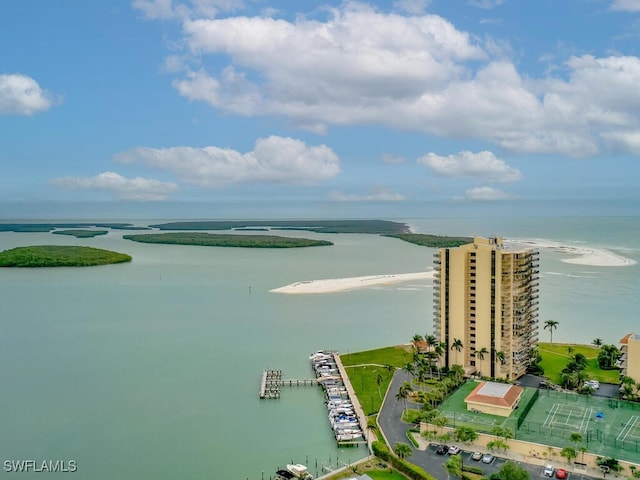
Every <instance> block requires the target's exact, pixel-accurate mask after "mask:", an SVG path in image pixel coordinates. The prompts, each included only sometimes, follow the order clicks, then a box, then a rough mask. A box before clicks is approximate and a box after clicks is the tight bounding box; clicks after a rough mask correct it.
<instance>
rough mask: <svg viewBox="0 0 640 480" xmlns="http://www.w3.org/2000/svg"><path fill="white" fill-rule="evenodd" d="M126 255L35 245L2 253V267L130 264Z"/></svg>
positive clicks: (97, 250)
mask: <svg viewBox="0 0 640 480" xmlns="http://www.w3.org/2000/svg"><path fill="white" fill-rule="evenodd" d="M130 261H131V257H130V256H129V255H126V254H124V253H118V252H112V251H110V250H102V249H99V248H91V247H74V246H64V245H35V246H31V247H17V248H12V249H11V250H5V251H4V252H0V267H28V268H31V267H90V266H95V265H108V264H112V263H123V262H130Z"/></svg>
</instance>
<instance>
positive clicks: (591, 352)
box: [538, 343, 620, 383]
mask: <svg viewBox="0 0 640 480" xmlns="http://www.w3.org/2000/svg"><path fill="white" fill-rule="evenodd" d="M569 347H571V348H573V353H572V354H571V355H575V354H576V353H582V354H583V355H584V356H585V357H586V358H587V360H588V364H587V368H586V369H585V372H586V373H587V375H588V376H589V378H590V379H593V380H598V381H599V382H603V383H618V382H619V380H620V371H619V370H617V369H616V370H602V369H601V368H600V366H599V365H598V352H599V349H598V348H597V347H593V346H590V345H573V344H566V343H539V344H538V350H539V351H540V355H541V356H542V361H541V362H540V366H541V367H542V368H544V375H545V377H547V378H549V379H550V380H551V381H552V382H554V383H560V375H561V373H562V369H563V368H564V367H566V366H567V361H568V360H569V356H570V355H569V351H568V348H569Z"/></svg>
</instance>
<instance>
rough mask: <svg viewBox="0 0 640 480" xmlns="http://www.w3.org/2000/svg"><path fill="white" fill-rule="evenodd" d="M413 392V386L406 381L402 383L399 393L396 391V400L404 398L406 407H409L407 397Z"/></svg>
mask: <svg viewBox="0 0 640 480" xmlns="http://www.w3.org/2000/svg"><path fill="white" fill-rule="evenodd" d="M411 392H413V388H411V384H410V383H409V382H404V383H403V384H402V385H400V389H399V390H398V393H396V400H400V399H404V409H405V410H406V409H407V397H408V396H409V394H410V393H411Z"/></svg>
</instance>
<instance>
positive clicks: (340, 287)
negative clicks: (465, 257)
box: [269, 270, 434, 295]
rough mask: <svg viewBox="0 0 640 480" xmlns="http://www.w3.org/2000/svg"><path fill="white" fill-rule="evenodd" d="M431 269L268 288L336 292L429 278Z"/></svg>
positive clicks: (285, 291)
mask: <svg viewBox="0 0 640 480" xmlns="http://www.w3.org/2000/svg"><path fill="white" fill-rule="evenodd" d="M433 274H434V272H433V270H430V271H427V272H416V273H396V274H388V275H366V276H362V277H348V278H327V279H323V280H304V281H301V282H295V283H290V284H289V285H285V286H284V287H279V288H274V289H272V290H269V291H270V292H272V293H283V294H289V295H292V294H293V295H295V294H310V293H336V292H346V291H349V290H358V289H361V288H367V287H373V286H377V285H391V284H394V283H403V282H409V281H411V280H430V279H432V278H433Z"/></svg>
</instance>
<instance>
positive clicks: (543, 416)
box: [516, 391, 640, 463]
mask: <svg viewBox="0 0 640 480" xmlns="http://www.w3.org/2000/svg"><path fill="white" fill-rule="evenodd" d="M573 433H579V434H580V435H581V436H582V439H583V441H582V442H579V443H577V444H576V443H572V442H571V441H570V440H569V437H570V436H571V434H573ZM516 438H518V439H519V440H525V441H530V442H535V443H542V444H548V445H554V446H557V447H566V446H572V447H574V448H576V449H577V450H578V449H580V447H585V448H586V449H587V451H588V452H591V453H595V454H597V455H601V456H612V457H614V458H618V459H621V460H628V461H631V462H636V463H638V462H640V404H637V403H631V402H625V401H622V400H615V399H610V398H606V397H595V396H586V395H577V394H574V393H570V392H556V391H544V392H543V391H541V392H540V395H539V396H538V398H537V399H536V401H535V403H534V404H533V405H532V407H531V409H530V410H529V412H528V413H527V415H526V417H525V418H524V419H523V420H522V421H521V422H520V426H519V427H518V429H517V432H516Z"/></svg>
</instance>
